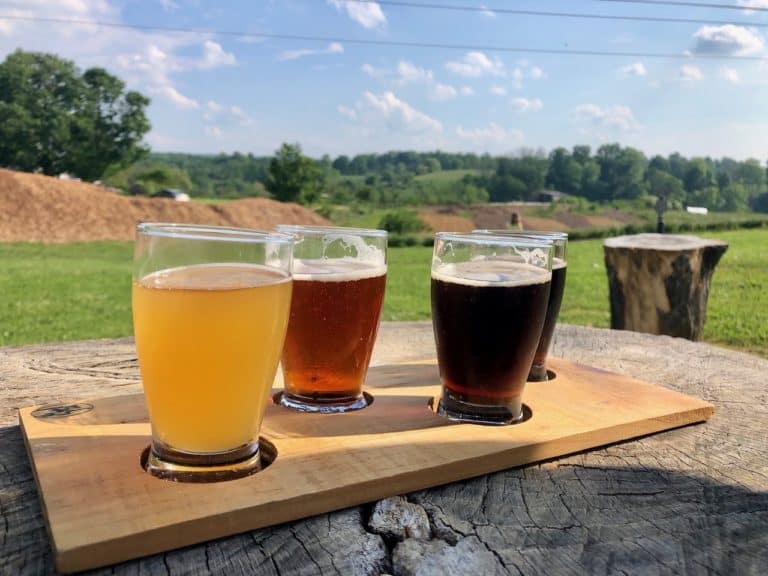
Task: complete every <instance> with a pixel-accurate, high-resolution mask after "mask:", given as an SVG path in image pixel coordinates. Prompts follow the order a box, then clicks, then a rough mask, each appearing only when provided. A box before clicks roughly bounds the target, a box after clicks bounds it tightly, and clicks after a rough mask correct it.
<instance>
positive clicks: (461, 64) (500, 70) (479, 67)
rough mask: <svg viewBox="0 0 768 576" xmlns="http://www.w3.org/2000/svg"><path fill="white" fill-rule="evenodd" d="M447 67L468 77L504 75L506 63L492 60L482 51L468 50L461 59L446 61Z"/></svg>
mask: <svg viewBox="0 0 768 576" xmlns="http://www.w3.org/2000/svg"><path fill="white" fill-rule="evenodd" d="M445 67H446V69H448V70H449V71H451V72H453V73H454V74H458V75H459V76H464V77H466V78H479V77H480V76H504V64H503V63H502V62H501V60H499V59H498V58H497V59H494V60H491V59H490V58H488V56H486V55H485V54H483V53H482V52H467V53H466V54H465V55H464V58H462V59H461V60H459V61H451V62H446V64H445Z"/></svg>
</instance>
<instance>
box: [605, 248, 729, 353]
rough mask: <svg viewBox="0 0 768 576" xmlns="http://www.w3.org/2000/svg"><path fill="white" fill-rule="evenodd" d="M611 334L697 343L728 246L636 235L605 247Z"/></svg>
mask: <svg viewBox="0 0 768 576" xmlns="http://www.w3.org/2000/svg"><path fill="white" fill-rule="evenodd" d="M603 249H604V252H605V266H606V271H607V273H608V287H609V292H610V304H611V328H615V329H619V330H634V331H637V332H647V333H649V334H666V335H668V336H677V337H680V338H688V339H689V340H699V339H700V338H701V334H702V331H703V329H704V322H705V320H706V316H707V301H708V299H709V289H710V285H711V283H712V274H713V273H714V271H715V266H717V263H718V262H719V261H720V258H721V257H722V255H723V254H724V253H725V251H726V250H727V249H728V244H726V243H725V242H721V241H719V240H708V239H703V238H698V237H696V236H679V235H672V234H634V235H631V236H617V237H614V238H608V239H607V240H605V241H604V242H603Z"/></svg>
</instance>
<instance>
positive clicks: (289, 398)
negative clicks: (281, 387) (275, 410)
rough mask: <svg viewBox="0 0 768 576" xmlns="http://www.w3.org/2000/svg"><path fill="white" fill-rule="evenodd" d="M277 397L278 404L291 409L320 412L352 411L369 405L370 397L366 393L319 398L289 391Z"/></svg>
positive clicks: (337, 412)
mask: <svg viewBox="0 0 768 576" xmlns="http://www.w3.org/2000/svg"><path fill="white" fill-rule="evenodd" d="M279 396H280V397H279V398H278V399H277V404H279V405H280V406H285V407H286V408H290V409H291V410H299V411H301V412H315V413H319V414H339V413H342V412H352V411H354V410H361V409H363V408H365V407H366V406H368V404H369V402H368V398H366V397H365V395H364V394H360V396H358V397H356V398H349V399H344V398H329V399H328V400H323V399H319V398H308V397H306V396H296V395H295V394H289V393H288V392H281V393H280V395H279Z"/></svg>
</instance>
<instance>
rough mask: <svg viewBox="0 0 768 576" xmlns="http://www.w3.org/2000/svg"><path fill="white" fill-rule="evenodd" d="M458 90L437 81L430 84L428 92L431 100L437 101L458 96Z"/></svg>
mask: <svg viewBox="0 0 768 576" xmlns="http://www.w3.org/2000/svg"><path fill="white" fill-rule="evenodd" d="M458 94H459V91H458V90H456V88H454V87H453V86H450V85H448V84H440V83H439V82H437V83H436V84H434V85H433V86H432V91H431V93H430V98H432V100H437V101H439V102H442V101H445V100H453V99H454V98H456V96H458Z"/></svg>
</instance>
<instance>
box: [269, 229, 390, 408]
mask: <svg viewBox="0 0 768 576" xmlns="http://www.w3.org/2000/svg"><path fill="white" fill-rule="evenodd" d="M277 229H278V230H279V231H280V232H284V233H287V234H291V235H293V237H294V240H295V243H294V247H293V301H292V302H291V317H290V321H289V323H288V334H287V336H286V339H285V347H284V349H283V356H282V366H283V379H284V385H285V389H284V391H283V393H282V394H281V396H280V404H281V405H283V406H285V407H287V408H293V409H295V410H301V411H305V412H325V413H334V412H347V411H351V410H358V409H360V408H364V407H365V406H366V405H367V401H366V399H365V397H364V395H363V393H362V392H363V381H364V380H365V375H366V372H367V371H368V364H369V362H370V360H371V352H372V351H373V344H374V342H375V340H376V333H377V331H378V328H379V316H380V315H381V306H382V303H383V301H384V287H385V284H386V277H387V232H386V231H385V230H364V229H359V228H334V227H325V226H289V225H281V226H278V227H277Z"/></svg>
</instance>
